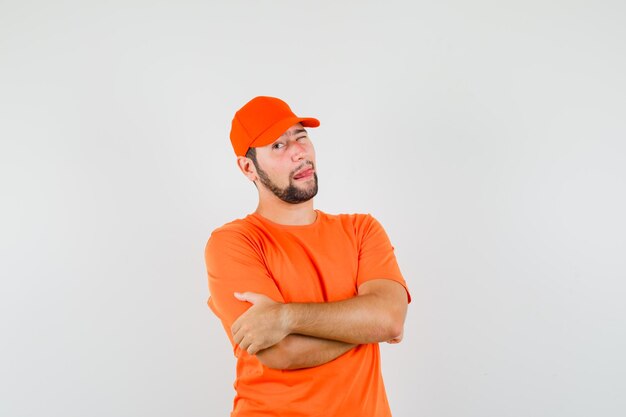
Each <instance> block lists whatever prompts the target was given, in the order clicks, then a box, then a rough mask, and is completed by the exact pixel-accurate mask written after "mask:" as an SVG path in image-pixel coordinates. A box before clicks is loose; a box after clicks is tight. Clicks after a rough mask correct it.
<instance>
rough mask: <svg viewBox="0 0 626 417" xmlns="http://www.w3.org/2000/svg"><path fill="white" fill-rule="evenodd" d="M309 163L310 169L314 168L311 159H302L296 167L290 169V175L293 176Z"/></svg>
mask: <svg viewBox="0 0 626 417" xmlns="http://www.w3.org/2000/svg"><path fill="white" fill-rule="evenodd" d="M307 165H309V167H310V168H311V169H315V164H314V163H313V162H311V161H304V162H303V163H302V164H300V165H299V166H298V167H297V168H296V169H294V170H293V171H291V176H292V177H293V176H294V175H295V174H296V172H298V171H300V170H301V169H302V168H304V167H305V166H307Z"/></svg>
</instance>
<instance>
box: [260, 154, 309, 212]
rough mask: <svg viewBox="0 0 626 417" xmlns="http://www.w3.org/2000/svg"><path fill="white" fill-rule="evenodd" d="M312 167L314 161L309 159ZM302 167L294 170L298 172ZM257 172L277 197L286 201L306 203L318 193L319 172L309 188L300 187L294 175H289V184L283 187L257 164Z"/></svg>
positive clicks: (263, 182)
mask: <svg viewBox="0 0 626 417" xmlns="http://www.w3.org/2000/svg"><path fill="white" fill-rule="evenodd" d="M307 163H308V164H309V165H311V167H313V163H312V162H310V161H307ZM301 168H302V167H299V168H297V169H296V170H294V172H297V171H298V170H299V169H301ZM256 170H257V173H258V174H259V181H261V184H263V185H264V186H265V187H266V188H267V189H268V190H270V191H271V192H272V193H273V194H274V195H275V196H276V197H278V198H280V199H281V200H283V201H284V202H285V203H289V204H298V203H304V202H305V201H309V200H310V199H312V198H313V197H315V195H316V194H317V172H314V173H313V185H312V186H310V187H309V188H304V189H303V188H299V187H297V186H296V184H295V183H294V179H293V177H292V175H290V176H289V185H287V186H286V187H285V188H281V187H279V186H278V185H276V183H275V182H273V181H272V180H271V179H270V177H269V175H267V172H265V171H263V170H262V169H261V167H259V166H258V165H257V166H256Z"/></svg>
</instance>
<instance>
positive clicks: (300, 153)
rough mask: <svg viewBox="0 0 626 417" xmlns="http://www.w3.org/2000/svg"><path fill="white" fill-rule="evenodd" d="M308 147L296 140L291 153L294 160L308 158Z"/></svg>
mask: <svg viewBox="0 0 626 417" xmlns="http://www.w3.org/2000/svg"><path fill="white" fill-rule="evenodd" d="M306 152H307V150H306V147H305V146H303V145H302V144H300V143H298V142H295V143H294V144H293V154H292V155H291V159H292V160H294V161H300V160H302V159H305V158H306Z"/></svg>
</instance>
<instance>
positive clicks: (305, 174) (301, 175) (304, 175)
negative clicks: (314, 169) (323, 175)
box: [294, 169, 311, 179]
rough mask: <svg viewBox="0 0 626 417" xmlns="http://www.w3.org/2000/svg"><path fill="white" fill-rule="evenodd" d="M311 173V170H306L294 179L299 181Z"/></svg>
mask: <svg viewBox="0 0 626 417" xmlns="http://www.w3.org/2000/svg"><path fill="white" fill-rule="evenodd" d="M310 173H311V169H307V170H306V171H302V172H301V173H299V174H298V175H296V176H295V177H294V178H295V179H299V178H302V177H306V176H307V175H309V174H310Z"/></svg>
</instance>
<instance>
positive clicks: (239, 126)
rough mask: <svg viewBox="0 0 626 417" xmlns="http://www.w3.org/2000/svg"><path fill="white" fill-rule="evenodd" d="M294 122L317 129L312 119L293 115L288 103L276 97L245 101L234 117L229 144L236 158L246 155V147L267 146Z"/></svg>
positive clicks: (318, 122) (315, 122)
mask: <svg viewBox="0 0 626 417" xmlns="http://www.w3.org/2000/svg"><path fill="white" fill-rule="evenodd" d="M296 123H302V126H305V127H318V126H319V125H320V121H319V120H317V119H314V118H312V117H298V116H296V115H295V114H294V113H293V112H292V111H291V109H290V108H289V106H288V105H287V103H285V102H284V101H282V100H281V99H279V98H276V97H266V96H259V97H255V98H253V99H252V100H250V101H249V102H247V103H246V104H245V105H244V106H243V107H242V108H240V109H239V110H238V111H237V113H235V117H234V118H233V125H232V128H231V129H230V141H231V143H232V144H233V149H234V150H235V154H236V155H237V156H245V155H246V152H248V149H249V148H256V147H259V146H265V145H269V144H270V143H272V142H274V141H275V140H276V139H278V137H279V136H280V135H282V134H283V133H285V131H286V130H287V129H289V128H290V127H291V126H293V125H295V124H296Z"/></svg>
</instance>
